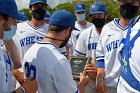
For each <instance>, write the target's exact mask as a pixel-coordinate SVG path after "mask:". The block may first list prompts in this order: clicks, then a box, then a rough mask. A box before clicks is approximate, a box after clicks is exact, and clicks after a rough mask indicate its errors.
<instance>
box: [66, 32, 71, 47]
mask: <svg viewBox="0 0 140 93" xmlns="http://www.w3.org/2000/svg"><path fill="white" fill-rule="evenodd" d="M67 46H69V47H71V46H72V34H71V37H70V39H69V41H68V43H67Z"/></svg>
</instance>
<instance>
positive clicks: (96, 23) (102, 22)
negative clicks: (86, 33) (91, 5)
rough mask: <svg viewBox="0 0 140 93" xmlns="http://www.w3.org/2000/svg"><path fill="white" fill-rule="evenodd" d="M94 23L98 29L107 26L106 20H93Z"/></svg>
mask: <svg viewBox="0 0 140 93" xmlns="http://www.w3.org/2000/svg"><path fill="white" fill-rule="evenodd" d="M92 23H93V24H94V25H95V27H96V28H101V27H103V26H104V24H105V18H93V19H92Z"/></svg>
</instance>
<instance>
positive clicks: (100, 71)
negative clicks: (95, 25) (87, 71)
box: [96, 39, 107, 93]
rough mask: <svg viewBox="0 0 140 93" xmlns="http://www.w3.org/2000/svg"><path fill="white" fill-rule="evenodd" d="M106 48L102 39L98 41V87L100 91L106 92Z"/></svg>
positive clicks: (101, 92) (100, 92)
mask: <svg viewBox="0 0 140 93" xmlns="http://www.w3.org/2000/svg"><path fill="white" fill-rule="evenodd" d="M104 57H105V56H104V50H103V47H102V43H101V39H100V40H99V42H98V45H97V49H96V60H97V63H96V67H97V76H96V89H97V91H98V92H99V93H106V92H107V88H106V84H105V81H104V75H105V62H104Z"/></svg>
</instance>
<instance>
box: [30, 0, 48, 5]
mask: <svg viewBox="0 0 140 93" xmlns="http://www.w3.org/2000/svg"><path fill="white" fill-rule="evenodd" d="M36 3H44V4H46V5H47V3H45V2H43V1H36V2H33V3H31V4H30V5H34V4H36Z"/></svg>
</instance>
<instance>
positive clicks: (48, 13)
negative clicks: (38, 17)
mask: <svg viewBox="0 0 140 93" xmlns="http://www.w3.org/2000/svg"><path fill="white" fill-rule="evenodd" d="M50 16H51V14H50V12H48V11H46V15H45V18H44V20H47V21H48V20H49V19H50Z"/></svg>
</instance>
